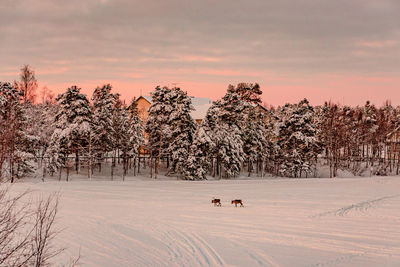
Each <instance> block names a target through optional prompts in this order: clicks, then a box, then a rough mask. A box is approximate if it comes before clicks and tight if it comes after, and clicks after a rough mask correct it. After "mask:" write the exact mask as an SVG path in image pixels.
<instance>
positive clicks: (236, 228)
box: [13, 177, 400, 267]
mask: <svg viewBox="0 0 400 267" xmlns="http://www.w3.org/2000/svg"><path fill="white" fill-rule="evenodd" d="M146 179H148V178H146ZM146 179H141V180H140V179H139V180H135V181H132V180H130V181H125V182H122V181H72V182H58V181H57V182H56V181H49V182H44V183H42V182H34V183H33V182H32V183H30V182H29V183H28V182H27V183H19V184H16V185H15V186H14V187H13V190H15V191H22V190H24V189H26V188H27V187H29V188H31V189H33V190H35V194H40V193H45V194H47V193H50V192H54V191H60V192H61V203H60V211H59V217H58V227H60V228H64V230H63V232H62V233H61V234H60V235H59V236H58V239H57V243H58V244H59V245H61V246H65V247H68V251H67V252H66V253H64V254H63V255H62V256H60V257H59V258H58V259H57V261H59V262H67V261H68V259H69V257H70V255H77V254H78V251H79V248H80V249H81V255H82V258H81V261H80V263H81V264H82V266H246V267H250V266H400V177H373V178H345V179H344V178H342V179H272V178H269V179H267V180H229V181H227V180H222V181H205V182H185V181H154V180H146ZM213 197H218V198H221V199H222V207H221V208H220V207H213V206H212V205H211V203H210V202H211V199H212V198H213ZM235 198H241V199H243V201H244V205H245V207H244V208H235V207H234V206H232V205H231V204H230V200H232V199H235Z"/></svg>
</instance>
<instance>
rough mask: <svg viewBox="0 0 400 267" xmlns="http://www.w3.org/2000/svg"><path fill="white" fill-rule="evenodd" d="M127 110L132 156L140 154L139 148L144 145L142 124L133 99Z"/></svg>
mask: <svg viewBox="0 0 400 267" xmlns="http://www.w3.org/2000/svg"><path fill="white" fill-rule="evenodd" d="M128 110H129V129H128V135H129V147H130V151H131V153H132V154H134V155H136V154H138V153H139V152H140V147H141V146H142V145H143V144H144V128H143V122H142V120H141V119H140V117H139V110H138V107H137V102H136V100H135V99H133V100H132V102H131V104H130V105H129V107H128Z"/></svg>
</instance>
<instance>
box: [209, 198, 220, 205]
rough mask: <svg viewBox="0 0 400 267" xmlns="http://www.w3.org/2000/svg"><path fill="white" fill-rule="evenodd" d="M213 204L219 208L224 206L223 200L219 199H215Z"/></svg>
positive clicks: (212, 201)
mask: <svg viewBox="0 0 400 267" xmlns="http://www.w3.org/2000/svg"><path fill="white" fill-rule="evenodd" d="M211 203H214V206H219V207H221V206H222V204H221V199H219V198H214V199H213V200H211Z"/></svg>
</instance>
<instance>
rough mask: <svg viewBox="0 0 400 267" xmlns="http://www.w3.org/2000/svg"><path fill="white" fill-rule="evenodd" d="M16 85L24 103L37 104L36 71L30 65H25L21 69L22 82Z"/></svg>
mask: <svg viewBox="0 0 400 267" xmlns="http://www.w3.org/2000/svg"><path fill="white" fill-rule="evenodd" d="M15 85H16V88H18V89H19V90H20V91H21V92H22V94H23V96H22V100H23V102H24V103H27V102H28V101H29V102H31V103H34V102H35V100H36V90H37V88H38V83H37V80H36V77H35V71H34V70H33V69H32V68H31V67H30V66H29V65H24V66H23V67H22V68H21V74H20V81H18V82H15Z"/></svg>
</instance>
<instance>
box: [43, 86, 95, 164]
mask: <svg viewBox="0 0 400 267" xmlns="http://www.w3.org/2000/svg"><path fill="white" fill-rule="evenodd" d="M80 91H81V88H78V87H77V86H72V87H70V88H68V89H67V91H66V92H65V93H63V94H60V95H59V96H58V97H57V101H58V104H59V105H60V110H59V112H58V113H57V115H56V117H55V125H56V129H55V131H54V133H53V135H52V137H51V145H50V146H51V148H50V149H49V152H48V154H49V156H50V164H49V167H50V170H51V171H54V170H56V169H58V168H59V167H66V164H67V157H68V156H69V155H70V154H71V153H75V168H76V170H77V171H78V170H79V166H80V159H79V155H80V153H81V152H82V149H83V148H84V147H86V146H87V143H88V137H89V135H90V133H91V130H92V129H91V120H92V109H91V107H90V104H89V100H88V99H87V97H86V95H84V94H81V93H80Z"/></svg>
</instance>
